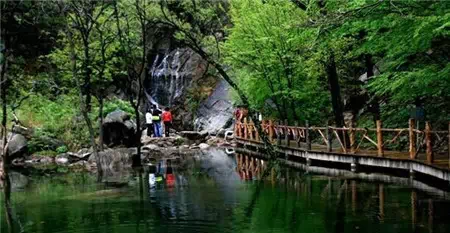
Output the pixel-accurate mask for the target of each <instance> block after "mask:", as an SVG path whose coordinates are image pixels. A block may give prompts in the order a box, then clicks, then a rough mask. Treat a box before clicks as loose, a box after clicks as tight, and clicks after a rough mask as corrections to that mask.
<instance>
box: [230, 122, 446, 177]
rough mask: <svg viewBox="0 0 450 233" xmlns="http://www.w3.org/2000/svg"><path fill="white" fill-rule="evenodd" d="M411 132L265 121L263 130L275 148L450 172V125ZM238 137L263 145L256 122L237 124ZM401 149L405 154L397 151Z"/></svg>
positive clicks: (409, 130) (428, 127)
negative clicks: (409, 163) (409, 162)
mask: <svg viewBox="0 0 450 233" xmlns="http://www.w3.org/2000/svg"><path fill="white" fill-rule="evenodd" d="M408 125H409V127H408V128H400V129H389V128H382V123H381V121H378V122H377V128H375V129H370V128H353V127H351V128H337V127H333V126H326V127H315V126H308V123H307V122H306V124H305V126H303V127H302V126H298V124H295V126H289V125H288V124H287V122H286V121H285V123H284V124H283V123H282V122H277V123H274V122H273V121H266V120H263V121H262V122H261V127H262V129H263V131H264V132H265V133H266V135H268V137H269V139H270V140H271V142H272V144H274V145H278V146H283V147H286V146H287V147H289V148H301V149H304V150H307V151H314V152H333V153H338V154H345V155H347V154H353V155H359V156H377V157H384V158H391V159H401V160H405V159H408V160H414V161H420V162H423V163H426V164H430V165H433V166H437V167H440V168H441V169H447V170H448V169H449V168H450V151H449V148H450V123H449V129H448V130H446V131H445V130H444V131H437V130H431V124H430V123H429V122H426V127H425V129H424V130H418V129H415V127H414V126H415V122H414V120H413V119H411V120H410V121H409V124H408ZM234 136H235V138H237V139H244V140H246V141H252V142H255V143H261V138H260V137H259V135H258V132H257V130H256V127H255V125H254V123H253V122H251V121H247V119H244V120H243V122H237V123H236V124H235V130H234ZM398 147H403V148H405V149H404V150H396V148H398Z"/></svg>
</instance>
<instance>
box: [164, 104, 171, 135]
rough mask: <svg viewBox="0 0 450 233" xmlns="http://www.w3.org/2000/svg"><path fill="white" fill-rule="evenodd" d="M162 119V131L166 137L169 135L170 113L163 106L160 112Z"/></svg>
mask: <svg viewBox="0 0 450 233" xmlns="http://www.w3.org/2000/svg"><path fill="white" fill-rule="evenodd" d="M162 120H163V123H164V133H165V134H166V137H169V136H170V128H172V113H171V112H170V109H169V108H167V107H166V108H165V109H164V112H163V114H162Z"/></svg>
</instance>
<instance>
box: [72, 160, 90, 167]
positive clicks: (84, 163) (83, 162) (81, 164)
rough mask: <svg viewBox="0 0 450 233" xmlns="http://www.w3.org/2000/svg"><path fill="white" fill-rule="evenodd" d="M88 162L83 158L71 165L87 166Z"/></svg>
mask: <svg viewBox="0 0 450 233" xmlns="http://www.w3.org/2000/svg"><path fill="white" fill-rule="evenodd" d="M87 163H88V162H87V161H83V160H81V161H78V162H76V163H72V164H70V165H69V167H86V165H87Z"/></svg>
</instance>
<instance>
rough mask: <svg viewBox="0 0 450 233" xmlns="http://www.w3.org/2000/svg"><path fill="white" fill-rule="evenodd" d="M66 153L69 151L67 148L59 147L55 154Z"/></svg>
mask: <svg viewBox="0 0 450 233" xmlns="http://www.w3.org/2000/svg"><path fill="white" fill-rule="evenodd" d="M68 151H69V149H68V148H67V146H60V147H58V148H56V153H58V154H62V153H66V152H68Z"/></svg>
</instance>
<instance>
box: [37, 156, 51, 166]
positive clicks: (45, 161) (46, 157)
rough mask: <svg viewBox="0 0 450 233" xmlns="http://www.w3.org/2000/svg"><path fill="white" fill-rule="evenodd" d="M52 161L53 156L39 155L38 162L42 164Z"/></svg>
mask: <svg viewBox="0 0 450 233" xmlns="http://www.w3.org/2000/svg"><path fill="white" fill-rule="evenodd" d="M53 162H54V158H52V157H49V156H41V158H40V159H39V163H40V164H44V165H48V164H51V163H53Z"/></svg>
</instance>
